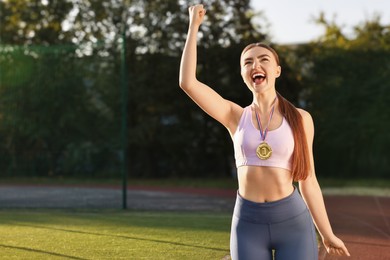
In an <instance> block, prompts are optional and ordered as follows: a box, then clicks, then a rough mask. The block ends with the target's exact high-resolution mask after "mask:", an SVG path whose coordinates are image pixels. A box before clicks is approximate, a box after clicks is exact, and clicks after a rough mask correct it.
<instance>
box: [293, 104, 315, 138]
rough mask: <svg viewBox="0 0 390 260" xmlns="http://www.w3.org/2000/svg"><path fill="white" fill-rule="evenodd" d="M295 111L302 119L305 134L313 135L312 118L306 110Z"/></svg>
mask: <svg viewBox="0 0 390 260" xmlns="http://www.w3.org/2000/svg"><path fill="white" fill-rule="evenodd" d="M297 110H298V112H299V114H300V115H301V117H302V122H303V126H304V128H305V131H306V132H307V133H311V134H313V133H314V123H313V118H312V116H311V115H310V113H309V112H307V111H306V110H303V109H301V108H297Z"/></svg>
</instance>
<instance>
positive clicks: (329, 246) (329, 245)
mask: <svg viewBox="0 0 390 260" xmlns="http://www.w3.org/2000/svg"><path fill="white" fill-rule="evenodd" d="M323 243H324V246H325V249H326V251H327V252H328V254H331V255H339V256H351V255H350V254H349V252H348V249H347V247H346V246H345V245H344V242H343V241H342V240H341V239H339V238H338V237H336V236H333V237H331V238H324V239H323Z"/></svg>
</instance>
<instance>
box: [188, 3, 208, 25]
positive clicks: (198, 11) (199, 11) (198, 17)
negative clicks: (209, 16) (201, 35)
mask: <svg viewBox="0 0 390 260" xmlns="http://www.w3.org/2000/svg"><path fill="white" fill-rule="evenodd" d="M188 12H189V14H190V22H191V23H192V24H195V25H200V24H201V23H202V22H203V18H204V16H205V14H206V9H204V8H203V5H201V4H199V5H193V6H190V7H189V8H188Z"/></svg>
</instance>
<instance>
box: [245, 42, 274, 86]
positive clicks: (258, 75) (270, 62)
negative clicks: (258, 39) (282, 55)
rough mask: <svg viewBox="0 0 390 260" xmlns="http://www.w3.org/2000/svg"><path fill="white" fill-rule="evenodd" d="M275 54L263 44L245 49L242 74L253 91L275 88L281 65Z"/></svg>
mask: <svg viewBox="0 0 390 260" xmlns="http://www.w3.org/2000/svg"><path fill="white" fill-rule="evenodd" d="M277 59H278V58H277V57H276V56H275V54H274V53H273V52H272V51H271V50H269V49H267V48H265V47H262V46H256V45H254V46H253V47H250V48H247V49H244V51H243V53H242V55H241V60H240V64H241V76H242V79H243V80H244V82H245V84H246V85H247V86H248V88H249V89H250V90H251V91H255V92H263V91H265V90H268V89H270V88H275V81H276V78H278V77H279V76H280V73H281V67H280V66H279V64H278V61H277Z"/></svg>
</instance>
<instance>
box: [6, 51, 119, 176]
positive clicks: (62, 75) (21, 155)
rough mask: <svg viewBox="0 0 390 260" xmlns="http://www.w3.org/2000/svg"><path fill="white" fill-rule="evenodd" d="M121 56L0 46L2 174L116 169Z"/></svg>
mask: <svg viewBox="0 0 390 260" xmlns="http://www.w3.org/2000/svg"><path fill="white" fill-rule="evenodd" d="M119 55H120V53H119V52H116V51H115V52H114V51H113V52H112V53H109V52H108V51H107V50H105V49H103V48H99V47H90V46H89V47H86V46H84V47H83V46H70V45H69V46H29V47H23V46H4V45H0V169H1V170H0V176H18V175H19V176H61V175H67V176H72V175H78V176H80V175H83V176H85V177H88V176H96V175H101V176H105V175H110V174H112V173H114V172H117V173H119V172H120V169H119V167H120V161H121V158H120V154H121V152H120V151H121V146H120V136H121V135H120V131H121V129H120V128H121V116H122V115H121V97H120V95H121V92H120V87H121V78H120V77H121V74H120V65H121V64H120V57H119Z"/></svg>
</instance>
